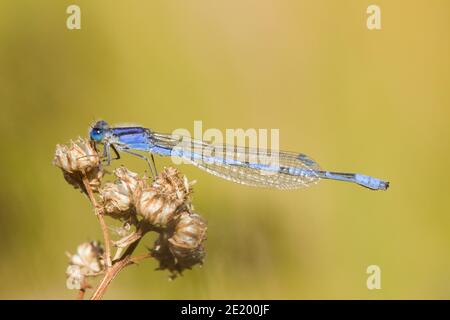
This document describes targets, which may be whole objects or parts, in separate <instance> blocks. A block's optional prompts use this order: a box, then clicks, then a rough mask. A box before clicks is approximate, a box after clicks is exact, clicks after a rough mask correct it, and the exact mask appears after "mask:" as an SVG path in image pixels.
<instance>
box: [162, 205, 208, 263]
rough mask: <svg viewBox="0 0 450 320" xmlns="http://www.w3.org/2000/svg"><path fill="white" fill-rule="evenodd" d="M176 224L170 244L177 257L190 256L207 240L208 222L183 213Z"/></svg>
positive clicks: (195, 215)
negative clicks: (191, 252) (192, 251)
mask: <svg viewBox="0 0 450 320" xmlns="http://www.w3.org/2000/svg"><path fill="white" fill-rule="evenodd" d="M175 223H176V225H175V232H174V233H173V236H172V237H171V238H170V239H169V242H170V247H171V249H172V252H174V254H176V256H177V257H181V256H183V255H185V254H189V253H190V251H191V250H195V249H196V248H198V247H199V246H200V245H201V244H202V242H203V241H204V240H205V239H206V229H207V227H206V222H205V220H204V219H203V218H202V217H200V216H199V215H198V214H195V213H192V214H191V213H189V212H183V213H181V214H180V216H179V217H177V221H175Z"/></svg>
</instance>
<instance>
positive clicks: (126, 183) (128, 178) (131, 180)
mask: <svg viewBox="0 0 450 320" xmlns="http://www.w3.org/2000/svg"><path fill="white" fill-rule="evenodd" d="M114 175H115V176H116V177H117V181H116V183H117V184H120V185H122V186H123V187H124V188H126V189H127V190H128V192H129V193H130V194H132V193H134V192H135V191H136V188H137V187H138V185H139V181H141V180H144V181H145V178H139V175H138V174H137V173H135V172H132V171H130V170H128V169H127V168H125V167H124V166H121V167H119V168H117V169H116V170H114Z"/></svg>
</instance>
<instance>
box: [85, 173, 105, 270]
mask: <svg viewBox="0 0 450 320" xmlns="http://www.w3.org/2000/svg"><path fill="white" fill-rule="evenodd" d="M83 184H84V188H85V189H86V192H87V194H88V197H89V199H90V200H91V203H92V206H93V207H94V211H95V215H96V216H97V218H98V221H99V222H100V227H101V229H102V233H103V241H104V243H105V261H106V268H107V269H109V268H110V267H111V245H110V240H109V232H108V226H107V225H106V222H105V219H104V217H103V214H102V213H101V212H100V211H99V209H98V208H99V206H98V204H97V200H95V197H94V193H93V192H92V188H91V186H90V184H89V180H88V178H87V177H86V175H85V174H83Z"/></svg>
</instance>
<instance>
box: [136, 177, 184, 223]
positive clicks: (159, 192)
mask: <svg viewBox="0 0 450 320" xmlns="http://www.w3.org/2000/svg"><path fill="white" fill-rule="evenodd" d="M137 189H139V188H137ZM190 192H191V188H190V186H189V184H188V183H187V182H186V180H185V179H183V178H181V177H180V175H179V172H178V170H176V169H173V168H166V169H164V171H162V172H161V173H160V174H159V176H158V177H157V178H156V180H155V182H154V183H153V185H152V186H151V187H145V186H143V188H141V189H140V190H139V191H138V192H137V194H136V196H135V206H136V212H137V213H138V214H139V215H141V216H142V217H143V218H144V219H145V220H146V221H147V222H149V223H150V224H152V225H153V226H157V227H163V228H165V227H167V226H168V224H169V223H170V221H171V220H172V219H174V218H175V216H176V215H177V214H178V212H179V209H181V208H183V207H184V206H185V205H187V203H188V202H189V199H188V197H189V194H190Z"/></svg>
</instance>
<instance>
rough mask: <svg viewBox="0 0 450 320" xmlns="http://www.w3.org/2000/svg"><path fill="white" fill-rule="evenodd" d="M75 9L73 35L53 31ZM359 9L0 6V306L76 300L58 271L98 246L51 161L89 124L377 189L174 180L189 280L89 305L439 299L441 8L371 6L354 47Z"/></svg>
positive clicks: (443, 116) (154, 275) (443, 151)
mask: <svg viewBox="0 0 450 320" xmlns="http://www.w3.org/2000/svg"><path fill="white" fill-rule="evenodd" d="M73 3H75V4H77V5H79V6H80V7H81V14H82V17H81V19H82V22H81V23H82V25H81V26H82V29H81V30H73V31H70V30H68V29H67V28H66V19H67V17H68V14H66V8H67V6H68V5H70V4H73ZM372 3H373V2H372V1H362V0H361V1H356V0H345V1H334V0H328V1H323V0H322V1H297V0H291V1H288V0H282V1H262V0H239V1H237V0H232V1H208V0H192V1H175V0H158V1H156V0H152V1H143V0H142V1H136V0H134V1H133V0H132V1H120V2H119V1H107V0H96V1H88V0H77V1H53V0H51V1H50V0H47V1H31V0H29V1H25V0H22V1H13V0H2V1H1V2H0V98H1V103H0V105H1V117H0V133H1V136H2V140H1V146H2V156H1V157H0V163H1V168H2V169H1V177H2V179H1V180H2V184H1V185H0V197H1V199H0V200H1V207H0V239H1V241H0V249H1V252H2V258H1V262H0V297H1V298H8V299H9V298H25V299H43V298H52V299H57V298H58V299H59V298H63V299H66V298H67V299H71V298H73V297H74V296H75V294H76V292H74V291H69V290H67V289H66V287H65V274H64V272H65V268H66V265H67V257H66V256H65V251H70V252H74V251H75V249H76V246H77V245H78V244H79V243H81V242H84V241H87V240H91V239H97V238H100V237H101V235H100V232H99V227H98V223H97V221H96V218H95V217H94V215H93V214H92V211H91V208H90V205H89V203H88V201H87V199H86V198H84V197H83V196H82V195H81V194H80V193H79V192H78V191H76V190H74V189H72V188H71V187H70V186H69V185H67V184H66V183H65V182H64V179H63V178H62V175H61V172H60V170H59V169H57V168H55V167H53V166H52V164H51V161H52V158H53V153H54V148H55V145H56V144H57V143H65V142H67V141H68V140H69V139H72V138H76V137H77V136H78V135H83V136H86V134H87V130H88V126H89V125H90V124H91V122H92V121H93V120H94V119H99V118H103V119H105V120H107V121H109V122H110V123H120V122H134V123H140V124H142V125H144V126H147V127H150V128H152V129H154V130H157V131H162V132H171V131H172V130H173V129H176V128H187V129H189V130H193V121H194V120H202V121H203V125H204V128H205V129H206V128H219V129H221V130H225V129H226V128H269V129H270V128H279V129H280V144H281V148H282V149H287V150H294V151H301V152H305V153H307V154H309V155H311V156H312V157H313V158H314V159H316V160H317V161H318V162H319V163H320V164H321V165H322V167H323V168H326V169H329V170H340V171H353V172H360V173H366V174H371V175H373V176H376V177H379V178H383V179H388V180H390V181H391V188H390V189H389V191H387V192H371V191H369V190H367V189H364V188H361V187H358V186H354V185H350V184H343V183H339V182H330V181H322V182H321V183H320V184H318V185H317V186H314V187H311V188H309V189H305V190H296V191H276V190H275V191H274V190H260V189H253V188H250V187H245V186H241V185H235V184H232V183H230V182H227V181H224V180H221V179H218V178H215V177H212V176H209V175H208V174H206V173H204V172H201V171H200V170H198V169H196V168H192V167H189V166H182V167H181V169H182V171H183V172H184V173H185V174H187V176H188V177H189V178H190V179H196V180H198V183H197V185H196V186H195V194H194V204H195V206H196V209H197V210H198V211H199V212H200V213H201V214H202V216H204V217H205V218H206V219H207V220H208V222H209V229H208V231H209V234H208V240H207V251H208V256H207V260H206V263H205V265H204V266H203V268H198V267H196V268H195V269H194V270H192V271H187V272H186V273H185V275H184V276H183V277H181V278H179V279H176V280H175V281H172V282H170V281H168V280H167V276H168V274H167V272H161V271H154V268H155V267H156V263H155V262H154V261H147V262H144V263H142V264H141V265H140V266H138V267H130V268H127V269H126V270H125V271H123V272H122V273H121V274H120V275H119V277H118V278H117V279H116V280H115V281H114V282H113V284H112V285H111V286H110V288H109V290H108V292H107V294H106V296H105V298H110V299H112V298H120V299H132V298H138V299H173V298H175V299H180V298H185V299H191V298H192V299H197V298H200V299H209V298H219V299H220V298H249V299H252V298H261V299H282V298H286V299H299V298H302V299H310V298H324V299H329V298H342V299H354V298H363V299H380V298H388V299H392V298H400V299H406V298H438V299H439V298H445V299H448V298H450V252H449V246H450V204H449V199H448V195H449V187H448V184H449V180H450V172H449V170H448V164H449V161H450V148H449V137H450V132H449V131H450V130H449V124H450V121H449V120H450V109H449V108H450V105H449V103H450V91H449V80H450V74H449V71H450V64H449V60H450V59H449V56H450V52H449V48H450V45H449V41H450V37H449V30H450V4H449V2H448V1H445V0H442V1H438V0H428V1H387V0H378V1H376V4H378V5H379V6H380V7H381V14H382V30H380V31H369V30H368V29H367V28H366V18H367V14H366V8H367V6H369V5H370V4H372ZM120 163H124V164H126V165H127V166H128V167H129V168H132V169H134V170H136V171H139V172H143V171H144V170H145V169H146V166H145V163H144V162H143V161H140V160H136V159H132V158H130V157H126V156H125V157H124V158H123V160H121V161H120ZM157 163H158V165H159V166H163V165H169V164H170V162H168V161H167V160H160V159H157ZM115 165H118V163H116V164H115ZM144 243H146V244H148V245H150V244H151V243H152V239H151V238H149V239H147V240H145V241H144ZM371 264H376V265H379V266H380V267H381V270H382V279H381V285H382V289H381V290H372V291H371V290H368V289H367V287H366V279H367V274H366V268H367V266H369V265H371Z"/></svg>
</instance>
